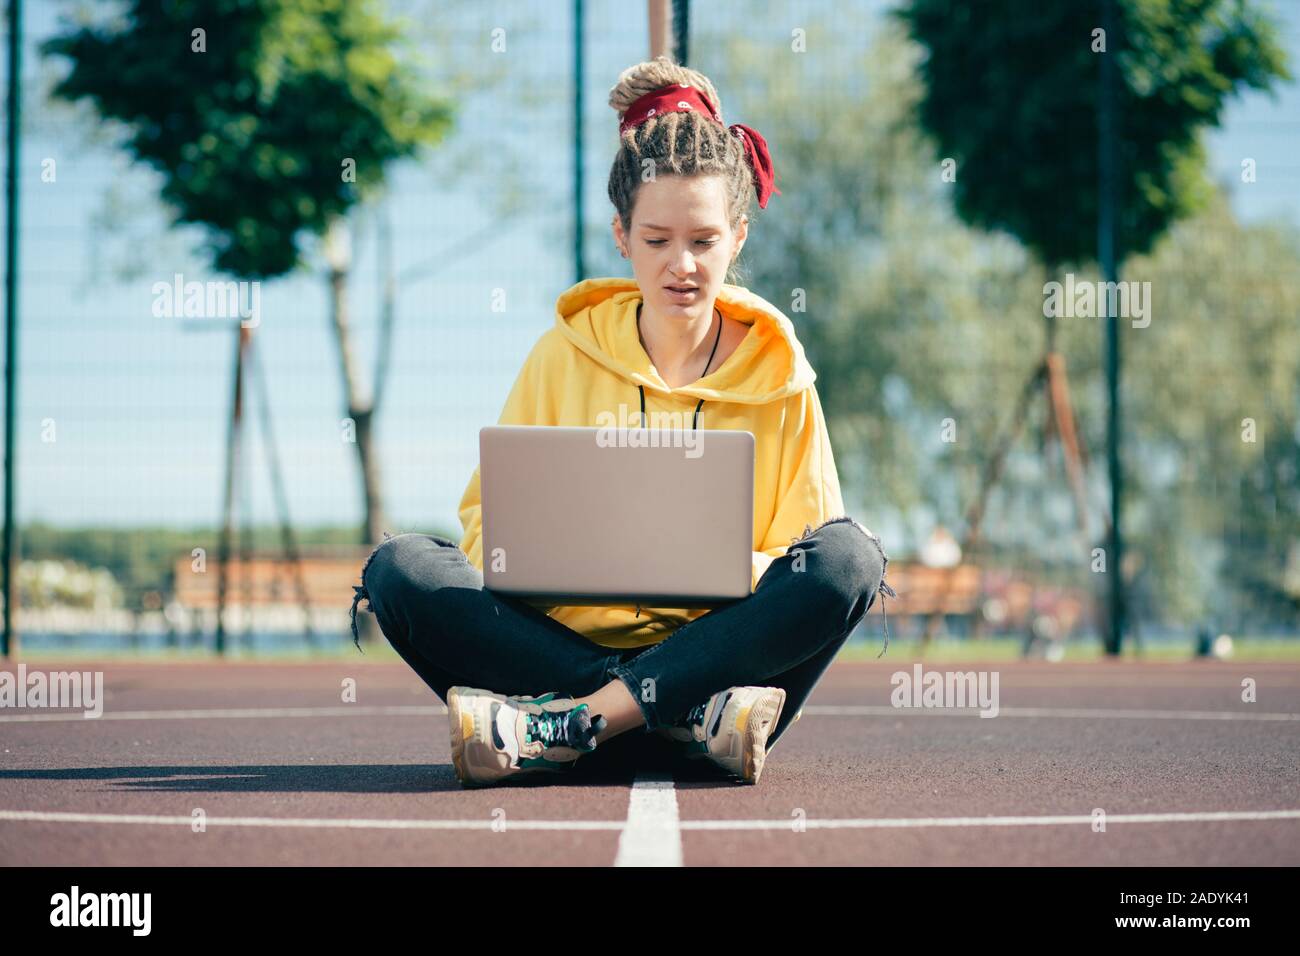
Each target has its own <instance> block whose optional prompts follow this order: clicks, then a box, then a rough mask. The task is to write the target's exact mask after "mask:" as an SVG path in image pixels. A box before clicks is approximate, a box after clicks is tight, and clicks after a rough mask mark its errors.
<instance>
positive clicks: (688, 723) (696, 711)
mask: <svg viewBox="0 0 1300 956" xmlns="http://www.w3.org/2000/svg"><path fill="white" fill-rule="evenodd" d="M708 706H709V702H708V701H707V700H706V701H705V702H704V703H702V704H696V705H695V706H694V707H692V708H691V709H690V710H688V711H687V712H686V716H685V717H684V718H682V726H683V727H694V726H695V725H696V724H702V723H704V711H705V709H706V708H707V707H708Z"/></svg>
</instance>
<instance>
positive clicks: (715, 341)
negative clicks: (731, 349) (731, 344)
mask: <svg viewBox="0 0 1300 956" xmlns="http://www.w3.org/2000/svg"><path fill="white" fill-rule="evenodd" d="M641 305H642V303H640V302H638V303H637V305H636V337H637V338H638V339H640V340H641V348H643V349H645V339H642V338H641ZM713 311H714V313H715V314H716V315H717V316H718V334H717V335H716V336H714V338H713V351H712V352H710V353H709V360H708V361H707V362H705V363H704V371H703V372H701V373H700V378H704V376H706V375H708V374H709V366H710V365H712V364H713V356H714V355H716V354H717V353H718V343H719V342H721V341H722V313H721V312H719V311H718V307H717V306H714V307H713ZM649 351H650V350H649V349H646V353H647V354H649ZM637 390H638V391H639V392H640V393H641V427H642V428H645V427H646V416H645V389H644V388H643V387H642V386H640V385H638V386H637ZM703 406H704V399H702V398H701V399H700V402H699V404H698V405H696V406H695V415H694V416H693V417H692V418H691V429H692V430H694V429H695V428H696V427H697V426H698V425H699V423H700V409H701V408H702V407H703Z"/></svg>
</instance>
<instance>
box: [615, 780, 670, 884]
mask: <svg viewBox="0 0 1300 956" xmlns="http://www.w3.org/2000/svg"><path fill="white" fill-rule="evenodd" d="M614 865H615V866H681V865H682V831H681V821H680V820H679V819H678V816H677V791H676V790H675V789H674V788H673V779H672V776H671V775H664V774H662V773H654V774H652V773H639V774H637V776H636V778H635V779H634V780H633V781H632V793H631V795H630V796H629V798H628V804H627V823H626V825H625V826H624V827H623V835H622V836H620V837H619V839H618V855H617V856H616V857H615V858H614Z"/></svg>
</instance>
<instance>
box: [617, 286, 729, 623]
mask: <svg viewBox="0 0 1300 956" xmlns="http://www.w3.org/2000/svg"><path fill="white" fill-rule="evenodd" d="M636 317H637V323H638V329H639V327H640V322H641V306H640V305H638V306H637V307H636ZM639 334H640V333H639V332H638V335H639ZM721 341H722V313H721V312H719V313H718V334H717V336H716V337H715V338H714V339H713V351H712V352H710V353H709V360H708V361H707V362H705V363H704V373H703V375H701V376H700V377H701V378H703V377H704V375H708V374H709V366H710V365H712V364H713V356H715V355H717V354H718V343H719V342H721ZM636 390H637V391H638V392H640V393H641V427H642V428H645V427H647V426H646V416H645V386H644V385H638V386H637V387H636ZM703 407H704V399H702V398H701V399H700V401H699V404H697V405H696V406H695V414H694V415H693V416H692V417H691V431H698V430H699V424H700V409H701V408H703ZM636 616H637V617H640V616H641V605H640V604H638V605H637V606H636Z"/></svg>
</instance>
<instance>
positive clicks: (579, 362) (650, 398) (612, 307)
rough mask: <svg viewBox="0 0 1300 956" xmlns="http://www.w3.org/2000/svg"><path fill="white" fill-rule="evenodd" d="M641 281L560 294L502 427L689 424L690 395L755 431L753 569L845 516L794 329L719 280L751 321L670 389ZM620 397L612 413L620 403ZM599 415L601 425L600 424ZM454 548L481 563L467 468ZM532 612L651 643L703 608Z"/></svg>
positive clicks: (609, 642) (725, 307)
mask: <svg viewBox="0 0 1300 956" xmlns="http://www.w3.org/2000/svg"><path fill="white" fill-rule="evenodd" d="M640 302H641V290H640V288H639V287H638V286H637V284H636V282H635V280H633V279H614V278H609V279H587V280H585V281H583V282H579V283H578V284H577V285H575V286H573V287H572V288H571V289H569V290H568V291H567V292H565V293H564V294H563V295H561V296H560V297H559V299H558V300H557V301H556V303H555V325H554V326H553V327H552V328H550V329H548V330H547V331H546V332H545V333H543V334H542V336H541V337H540V338H539V339H538V340H537V342H536V344H535V345H534V346H533V348H532V351H531V352H529V354H528V357H527V359H525V361H524V365H523V368H522V369H520V371H519V376H518V378H517V379H516V380H515V383H514V385H513V387H512V388H511V389H510V395H509V397H508V398H507V399H506V403H505V407H504V408H503V409H502V412H501V418H500V419H499V424H502V425H568V426H578V427H584V428H594V427H598V422H597V415H598V414H600V413H601V412H605V413H606V416H608V415H609V414H610V413H613V414H615V415H617V417H618V421H617V423H616V425H617V426H618V427H622V426H623V423H624V422H625V421H629V420H630V425H629V426H628V427H634V428H635V427H639V425H638V423H639V416H640V408H641V397H640V394H639V392H638V390H637V386H638V385H640V386H644V388H645V396H646V415H647V417H648V418H649V421H650V422H651V423H653V422H654V421H655V415H656V413H665V412H667V413H672V412H676V413H679V414H680V415H681V416H682V418H681V420H683V421H685V422H686V423H687V427H690V421H691V418H692V416H693V414H694V412H695V407H696V405H698V404H699V400H700V399H701V398H702V399H704V406H703V407H702V408H701V409H700V417H699V427H700V428H711V429H734V430H738V431H748V432H752V433H753V435H754V543H753V551H754V554H753V576H752V580H751V581H750V587H751V588H753V587H756V586H757V584H758V580H759V578H760V577H762V575H763V572H764V571H766V570H767V568H768V565H770V564H771V563H772V562H773V561H774V560H775V559H777V558H779V557H781V555H783V554H785V552H786V549H787V548H788V547H789V546H790V545H791V543H792V542H793V541H794V540H795V539H797V538H798V537H800V536H801V535H802V534H803V533H804V532H805V530H807V528H808V527H809V526H811V527H813V528H816V527H817V526H818V525H820V524H822V523H823V522H825V521H826V520H827V519H828V518H832V517H837V516H839V515H842V514H843V513H844V503H843V501H842V499H841V497H840V483H839V476H838V474H837V473H836V471H835V459H834V456H833V455H832V454H831V445H830V438H829V435H828V433H827V430H826V422H825V417H824V416H823V414H822V407H821V401H820V400H819V399H818V397H817V390H816V388H814V387H813V380H814V379H815V378H816V377H817V376H816V373H815V372H813V370H812V366H810V365H809V364H808V360H807V359H806V358H805V357H804V351H803V346H802V345H800V343H799V340H798V339H797V338H796V337H795V334H794V326H793V324H792V323H791V322H790V320H789V319H788V318H786V316H785V315H783V314H782V313H781V311H780V310H779V309H777V308H776V307H775V306H773V305H772V304H771V303H769V302H767V301H766V300H764V299H762V298H760V297H759V296H757V295H755V294H754V293H752V292H750V291H748V290H747V289H744V288H741V287H740V286H734V285H723V286H722V291H721V292H720V293H719V294H718V298H717V301H716V302H715V305H716V306H717V308H718V310H719V311H720V312H721V313H722V314H723V315H725V316H727V317H729V318H732V319H735V320H736V321H738V322H743V323H744V324H745V325H748V326H750V330H749V334H748V335H747V336H746V337H745V338H744V339H743V340H742V341H741V343H740V345H738V346H737V347H736V350H735V351H734V352H733V353H732V354H731V355H729V356H728V357H727V359H726V361H725V362H723V363H722V364H721V365H720V366H718V367H717V368H716V369H714V370H713V371H712V372H710V373H709V374H708V375H706V376H704V377H703V378H700V379H697V380H696V381H694V382H692V383H691V384H689V385H683V386H681V387H679V388H670V387H669V386H668V384H667V383H666V382H664V380H663V379H662V378H661V377H660V376H659V373H658V371H656V369H655V367H654V366H653V364H651V362H650V356H649V355H647V354H646V351H645V349H644V348H642V346H641V341H640V338H639V336H638V335H637V326H636V307H637V304H638V303H640ZM620 404H621V405H624V406H626V408H625V409H623V410H620V409H619V406H620ZM600 424H604V423H600ZM459 510H460V521H461V524H462V526H463V527H464V529H465V534H464V536H463V537H462V539H461V542H460V547H461V549H462V550H463V551H464V552H465V554H466V555H467V556H468V557H469V560H470V562H471V563H473V564H474V566H475V567H477V568H478V569H479V570H480V571H482V570H483V544H482V537H481V532H482V514H481V512H482V499H481V497H480V485H479V469H478V468H477V467H476V468H475V469H474V474H473V476H472V477H471V478H470V482H469V486H468V487H467V488H466V489H465V494H464V496H463V497H462V498H461V502H460V509H459ZM542 610H543V611H544V612H545V613H546V614H547V615H548V616H550V617H552V618H554V619H555V620H557V621H560V622H561V623H563V624H565V625H567V626H568V627H570V628H572V629H573V630H575V631H577V632H579V633H580V634H582V635H584V636H585V637H587V638H588V639H589V640H591V641H593V642H595V643H597V644H600V645H603V646H605V647H611V648H627V647H641V646H644V645H650V644H657V643H658V642H660V641H662V640H663V639H664V638H666V637H668V636H669V635H670V634H671V633H672V632H673V631H675V630H676V629H677V628H678V627H680V626H681V625H683V624H685V623H687V622H688V621H690V620H693V619H694V618H697V617H700V616H701V615H703V614H706V613H708V609H707V608H694V609H688V608H650V607H642V608H641V609H640V614H639V615H638V614H637V609H636V607H634V606H632V605H619V606H606V607H591V606H556V607H544V608H542Z"/></svg>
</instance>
